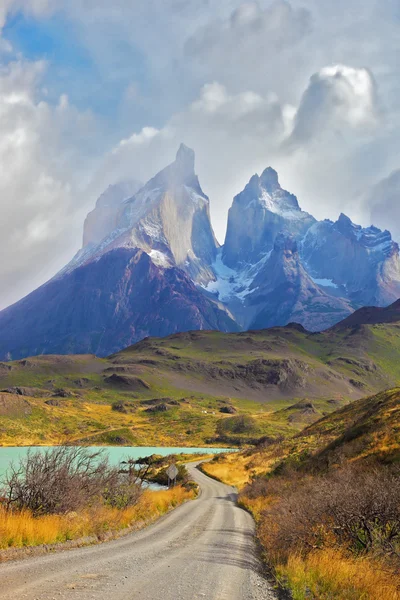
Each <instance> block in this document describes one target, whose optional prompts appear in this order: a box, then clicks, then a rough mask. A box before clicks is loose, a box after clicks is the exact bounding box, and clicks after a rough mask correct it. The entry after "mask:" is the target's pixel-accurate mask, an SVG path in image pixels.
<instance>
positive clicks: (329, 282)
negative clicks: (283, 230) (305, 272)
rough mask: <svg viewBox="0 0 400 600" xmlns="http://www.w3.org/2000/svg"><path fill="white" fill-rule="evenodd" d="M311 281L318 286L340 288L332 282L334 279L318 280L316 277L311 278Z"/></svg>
mask: <svg viewBox="0 0 400 600" xmlns="http://www.w3.org/2000/svg"><path fill="white" fill-rule="evenodd" d="M310 277H311V276H310ZM311 279H312V280H313V282H314V283H316V284H317V285H322V286H323V287H330V288H335V289H338V286H337V285H336V283H334V282H333V281H332V279H316V278H315V277H311Z"/></svg>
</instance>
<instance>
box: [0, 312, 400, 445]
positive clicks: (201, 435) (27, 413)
mask: <svg viewBox="0 0 400 600" xmlns="http://www.w3.org/2000/svg"><path fill="white" fill-rule="evenodd" d="M399 333H400V324H399V323H385V324H379V325H362V326H357V327H349V328H346V327H341V328H335V329H332V330H329V331H326V332H323V333H320V334H315V333H310V332H307V331H306V330H304V329H303V328H302V327H301V326H298V325H289V326H287V327H283V328H273V329H269V330H261V331H250V332H246V333H233V334H224V333H220V332H216V331H212V332H207V331H195V332H188V333H181V334H175V335H172V336H169V337H167V338H162V339H161V338H149V339H145V340H143V341H142V342H139V343H138V344H135V345H134V346H131V347H129V348H127V349H126V350H123V351H122V352H118V353H116V354H113V355H111V356H109V357H108V358H97V357H95V356H93V355H76V356H73V355H71V356H57V355H50V356H38V357H34V358H29V359H23V360H20V361H14V362H7V363H0V390H3V392H2V396H1V397H2V401H1V402H0V428H1V432H2V433H1V442H2V443H3V444H10V445H13V444H45V443H59V442H61V441H66V440H69V441H91V442H93V443H104V444H108V443H109V444H113V443H115V444H129V445H130V444H134V445H157V444H162V445H176V444H180V445H202V444H205V443H211V444H216V445H221V444H222V445H225V444H226V445H234V444H237V443H243V442H253V441H255V440H256V439H257V438H259V437H262V436H277V435H283V436H288V435H292V434H295V433H297V432H299V431H300V430H301V429H302V428H303V427H304V426H306V425H309V424H311V423H313V422H314V421H317V420H318V419H320V418H321V417H323V416H325V415H327V414H329V413H331V412H332V411H334V410H335V409H337V408H338V407H341V406H344V405H346V404H348V403H349V402H350V401H353V400H357V399H359V398H361V397H365V396H367V395H369V394H374V393H376V392H378V391H380V390H382V389H385V388H391V387H394V386H396V385H398V383H399V381H400V336H399ZM240 416H250V417H252V418H253V419H254V421H255V424H254V423H253V425H252V426H251V427H244V430H243V426H242V425H241V426H239V428H238V427H229V426H226V427H224V426H222V425H219V423H220V422H221V420H223V419H224V420H225V419H232V418H235V417H240Z"/></svg>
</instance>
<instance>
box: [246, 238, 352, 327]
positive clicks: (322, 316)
mask: <svg viewBox="0 0 400 600" xmlns="http://www.w3.org/2000/svg"><path fill="white" fill-rule="evenodd" d="M251 287H252V290H253V292H252V294H251V296H250V300H249V303H250V304H252V305H257V306H258V310H259V312H258V314H257V315H256V317H255V318H254V320H253V321H252V323H251V325H250V328H251V329H265V328H267V327H272V326H275V325H287V324H288V323H290V322H295V323H300V324H301V325H303V326H304V327H305V329H307V330H309V331H321V330H322V329H326V328H327V327H329V326H330V325H331V323H332V322H337V321H340V320H342V319H344V318H345V317H346V316H348V315H349V314H350V313H351V312H352V309H351V306H350V304H349V303H348V302H346V301H345V300H343V299H341V298H335V297H332V296H329V295H328V294H327V293H325V292H324V291H322V290H321V289H320V288H319V287H318V286H317V285H316V284H315V283H314V282H313V281H312V279H311V278H310V276H309V275H308V274H307V272H306V271H305V269H304V267H303V266H302V264H301V261H300V256H299V252H298V247H297V242H296V241H295V239H294V238H293V237H287V236H285V235H284V234H279V235H278V236H277V238H276V240H275V245H274V249H273V251H272V253H271V255H270V257H269V259H268V260H267V261H266V262H265V265H264V267H263V269H262V270H260V271H259V272H258V274H257V276H256V277H255V279H254V282H253V283H252V286H251Z"/></svg>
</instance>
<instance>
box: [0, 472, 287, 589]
mask: <svg viewBox="0 0 400 600" xmlns="http://www.w3.org/2000/svg"><path fill="white" fill-rule="evenodd" d="M188 468H189V470H190V472H191V475H192V477H193V479H195V480H196V481H198V483H199V484H200V486H201V490H202V492H201V495H200V496H199V498H197V499H196V500H194V501H192V502H188V503H186V504H184V505H182V506H180V507H179V508H177V509H176V510H174V511H173V512H171V513H169V514H168V515H166V516H165V517H163V518H162V519H160V520H159V521H157V522H156V523H155V524H153V525H151V526H150V527H148V528H146V529H143V530H142V531H139V532H137V533H132V534H129V535H127V536H125V537H123V538H120V539H118V540H115V541H112V542H108V543H104V544H100V545H98V546H91V547H88V548H80V549H76V550H70V551H67V552H59V553H56V554H52V555H46V556H39V557H36V558H30V559H26V560H21V561H16V562H12V563H5V564H3V565H0V598H1V599H2V600H54V599H57V600H60V599H61V600H93V599H96V600H204V599H206V600H274V599H276V596H275V593H274V591H273V590H272V588H271V586H270V585H269V583H268V582H267V581H266V580H265V579H264V578H263V577H262V576H261V575H260V574H259V566H260V565H259V562H258V559H257V556H256V548H255V543H254V523H253V520H252V518H251V517H250V515H248V514H247V513H246V512H245V511H243V510H242V509H240V508H238V507H237V506H236V504H235V501H236V493H235V490H234V489H233V488H231V487H229V486H226V485H223V484H221V483H218V482H216V481H214V480H212V479H210V478H209V477H207V476H206V475H204V474H203V473H200V472H199V471H198V470H197V469H196V468H195V466H194V465H190V466H189V467H188Z"/></svg>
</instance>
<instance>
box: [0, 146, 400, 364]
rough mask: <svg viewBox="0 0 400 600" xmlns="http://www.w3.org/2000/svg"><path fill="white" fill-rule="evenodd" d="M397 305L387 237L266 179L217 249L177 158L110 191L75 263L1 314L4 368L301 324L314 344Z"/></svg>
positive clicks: (394, 256)
mask: <svg viewBox="0 0 400 600" xmlns="http://www.w3.org/2000/svg"><path fill="white" fill-rule="evenodd" d="M399 297H400V260H399V246H398V245H397V244H396V243H395V242H394V241H393V240H392V236H391V234H390V233H389V232H388V231H384V232H382V231H381V230H379V229H377V228H376V227H369V228H362V227H361V226H359V225H355V224H354V223H352V221H351V220H350V219H349V218H348V217H346V216H345V215H343V214H342V215H340V217H339V219H338V220H337V221H336V222H332V221H328V220H325V221H321V222H318V221H316V219H314V217H313V216H311V215H310V214H308V213H306V212H304V211H302V210H301V208H300V206H299V203H298V201H297V198H296V197H295V196H294V195H293V194H291V193H289V192H287V191H285V190H283V189H282V187H281V186H280V184H279V179H278V174H277V173H276V171H274V170H273V169H272V168H267V169H266V170H265V171H264V172H263V173H262V175H261V176H258V175H254V176H253V177H252V178H251V180H250V181H249V183H248V184H247V186H246V187H245V189H244V190H243V191H242V192H241V193H240V194H238V195H237V196H236V197H235V198H234V200H233V205H232V207H231V209H230V211H229V218H228V228H227V235H226V240H225V244H224V245H223V246H222V247H220V246H219V244H218V242H217V240H216V238H215V235H214V232H213V229H212V225H211V221H210V203H209V199H208V197H207V196H206V195H205V194H204V192H203V190H202V188H201V185H200V182H199V180H198V177H197V176H196V174H195V155H194V152H193V151H192V150H190V149H189V148H187V147H186V146H184V145H181V147H180V148H179V150H178V153H177V156H176V160H175V162H174V163H172V164H171V165H169V166H168V167H166V168H165V169H164V170H163V171H161V172H160V173H158V174H157V175H156V176H155V177H154V178H153V179H151V180H150V181H149V182H148V183H147V184H146V185H144V186H142V185H141V184H140V183H139V182H123V183H120V184H117V185H114V186H111V187H110V188H108V190H106V192H105V193H104V194H103V195H102V196H101V197H100V198H99V200H98V202H97V204H96V207H95V209H94V210H93V211H92V212H91V213H90V214H89V215H88V217H87V219H86V221H85V227H84V243H83V248H82V249H81V250H80V251H79V252H78V254H77V255H76V256H75V258H74V259H73V260H72V261H71V262H70V263H69V264H68V265H67V266H66V267H65V268H64V269H63V270H62V271H61V272H60V273H59V274H58V275H57V276H56V277H55V278H53V279H52V280H51V281H49V282H48V283H46V284H45V285H43V286H42V287H40V288H39V289H38V290H36V291H34V292H33V293H31V294H30V295H28V296H27V297H26V298H24V299H23V300H21V301H19V302H17V303H16V304H14V305H13V306H11V307H9V308H7V309H5V310H3V311H2V312H0V358H1V359H3V360H10V359H18V358H23V357H26V356H31V355H39V354H52V353H53V354H54V353H57V354H67V353H74V354H78V353H94V354H97V355H100V356H105V355H107V354H111V353H112V352H115V351H118V350H119V349H121V348H123V347H125V346H128V345H129V344H132V343H134V342H136V341H138V340H140V339H143V338H144V337H147V336H165V335H168V334H171V333H175V332H178V331H188V330H204V329H216V330H221V331H224V332H233V331H238V330H246V329H261V328H267V327H272V326H276V325H286V324H287V323H290V322H297V323H300V324H302V325H303V326H304V327H305V328H306V329H308V330H310V331H320V330H323V329H327V328H329V327H331V326H333V325H335V324H336V323H338V322H339V321H341V320H343V319H345V318H347V317H349V316H350V315H352V313H353V312H354V311H355V310H357V309H359V308H360V307H362V306H364V305H376V306H377V307H384V306H387V305H389V304H391V303H393V302H395V301H396V300H397V299H398V298H399ZM351 318H352V317H350V319H351Z"/></svg>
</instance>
